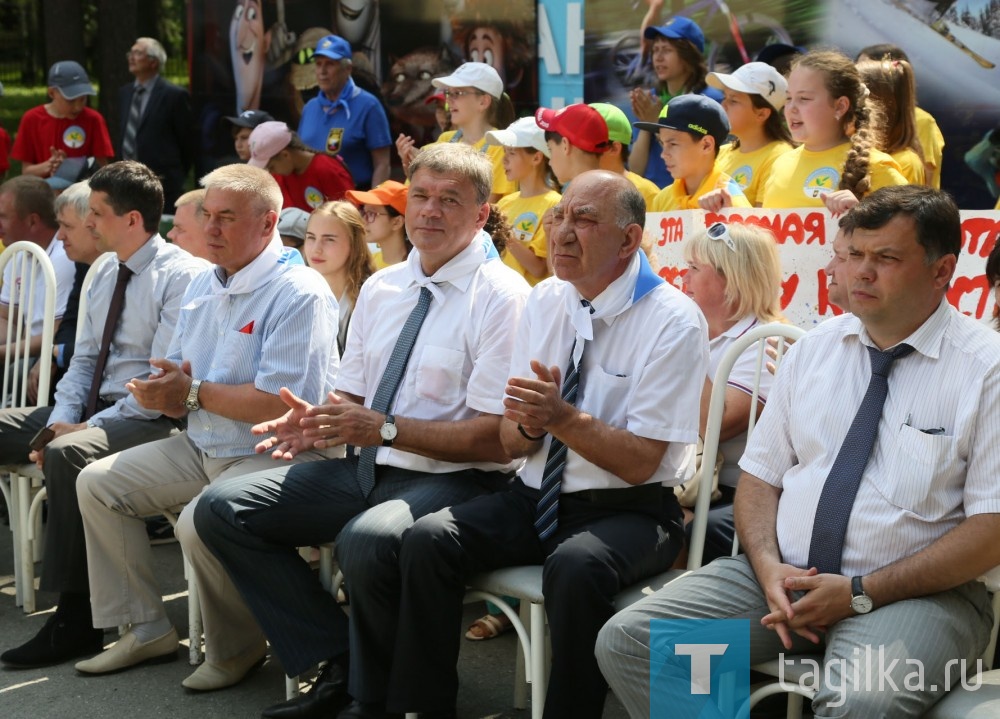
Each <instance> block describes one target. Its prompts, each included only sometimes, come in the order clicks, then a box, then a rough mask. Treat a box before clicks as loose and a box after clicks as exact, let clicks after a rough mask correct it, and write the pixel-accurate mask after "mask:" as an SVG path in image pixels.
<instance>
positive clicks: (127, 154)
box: [122, 86, 146, 160]
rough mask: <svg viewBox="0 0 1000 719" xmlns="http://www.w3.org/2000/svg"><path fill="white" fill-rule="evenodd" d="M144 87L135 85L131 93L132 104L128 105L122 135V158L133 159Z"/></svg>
mask: <svg viewBox="0 0 1000 719" xmlns="http://www.w3.org/2000/svg"><path fill="white" fill-rule="evenodd" d="M145 93H146V88H144V87H141V86H140V87H137V88H136V89H135V92H134V93H133V94H132V104H131V105H130V106H129V111H128V122H127V123H126V124H125V134H124V135H123V136H122V159H123V160H134V159H136V157H135V135H136V133H137V132H139V120H141V119H142V96H143V95H144V94H145Z"/></svg>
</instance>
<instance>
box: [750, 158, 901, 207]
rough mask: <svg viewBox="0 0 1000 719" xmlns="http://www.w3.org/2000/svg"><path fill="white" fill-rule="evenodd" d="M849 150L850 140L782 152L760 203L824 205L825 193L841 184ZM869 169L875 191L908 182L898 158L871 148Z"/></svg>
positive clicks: (775, 162)
mask: <svg viewBox="0 0 1000 719" xmlns="http://www.w3.org/2000/svg"><path fill="white" fill-rule="evenodd" d="M850 149H851V143H849V142H844V143H842V144H840V145H837V146H836V147H832V148H830V149H829V150H823V151H822V152H812V151H810V150H807V149H806V148H805V146H800V147H796V148H795V149H794V150H792V151H791V152H786V153H785V154H784V155H781V156H780V157H778V158H777V159H776V160H775V161H774V164H773V165H772V166H771V174H770V175H768V178H767V181H766V182H765V183H764V189H763V193H762V194H761V202H762V205H761V206H762V207H767V208H782V207H823V195H825V194H827V193H828V192H834V191H836V190H837V188H838V187H840V173H841V172H842V171H843V169H844V162H845V161H846V160H847V152H848V150H850ZM869 171H870V172H871V183H872V184H871V189H872V190H877V189H879V188H880V187H889V186H891V185H905V184H906V178H905V177H903V175H902V173H901V172H900V171H899V165H898V164H896V161H895V160H893V159H892V158H891V157H889V156H888V155H887V154H885V153H884V152H880V151H879V150H872V151H871V154H870V155H869Z"/></svg>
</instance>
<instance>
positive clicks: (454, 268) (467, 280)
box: [406, 230, 500, 302]
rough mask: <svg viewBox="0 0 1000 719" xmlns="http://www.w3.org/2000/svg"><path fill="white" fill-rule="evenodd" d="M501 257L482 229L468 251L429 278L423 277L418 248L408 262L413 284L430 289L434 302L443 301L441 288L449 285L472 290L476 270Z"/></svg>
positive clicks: (456, 256)
mask: <svg viewBox="0 0 1000 719" xmlns="http://www.w3.org/2000/svg"><path fill="white" fill-rule="evenodd" d="M499 258H500V254H499V253H498V252H497V248H496V247H495V246H494V245H493V239H492V238H491V237H490V236H489V234H488V233H486V232H485V231H484V230H479V231H478V232H477V233H476V235H475V236H474V237H473V238H472V241H471V242H469V244H468V245H467V246H466V247H465V249H463V250H462V251H461V252H459V253H458V254H457V255H455V256H454V257H452V258H451V259H450V260H448V262H446V263H445V264H444V266H442V267H441V268H439V269H438V271H437V272H435V273H434V274H433V275H431V276H430V277H428V276H427V275H426V274H424V270H423V268H422V267H421V266H420V251H419V250H417V249H416V248H413V249H412V250H411V251H410V255H409V257H407V258H406V262H407V265H408V266H409V269H410V283H411V284H415V285H419V286H420V287H427V288H428V289H430V291H431V294H432V295H434V299H435V300H437V301H439V302H440V301H441V300H443V299H444V294H443V293H442V290H441V289H440V288H439V287H438V285H441V284H443V283H445V282H448V283H450V284H452V285H454V286H455V287H456V288H457V289H459V290H460V291H462V292H465V291H466V290H468V289H469V285H470V284H471V283H472V276H473V275H474V274H475V273H476V270H478V269H479V267H480V266H481V265H482V264H483V263H484V262H488V261H490V260H496V259H499Z"/></svg>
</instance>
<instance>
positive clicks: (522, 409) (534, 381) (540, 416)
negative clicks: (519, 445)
mask: <svg viewBox="0 0 1000 719" xmlns="http://www.w3.org/2000/svg"><path fill="white" fill-rule="evenodd" d="M531 371H532V372H534V373H535V376H534V377H533V378H532V377H511V378H510V379H508V380H507V389H506V394H505V396H504V398H503V406H504V412H503V414H504V417H506V418H507V419H509V420H511V421H512V422H517V423H518V424H520V425H521V427H522V428H523V429H524V431H525V432H527V433H528V434H530V435H532V436H533V437H543V436H544V435H545V433H546V432H553V433H555V432H557V431H558V428H559V427H560V426H563V425H564V424H565V423H566V422H567V421H569V420H570V419H572V417H573V416H574V415H575V414H576V408H575V407H574V406H573V405H571V404H569V403H568V402H566V401H565V400H564V399H563V398H562V370H561V369H560V368H559V367H557V366H552V367H546V366H545V365H543V364H542V363H541V362H539V361H538V360H531Z"/></svg>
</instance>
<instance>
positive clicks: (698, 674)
mask: <svg viewBox="0 0 1000 719" xmlns="http://www.w3.org/2000/svg"><path fill="white" fill-rule="evenodd" d="M728 648H729V645H728V644H676V645H674V654H677V655H678V656H682V657H691V693H692V694H711V693H712V657H715V656H721V655H723V654H725V653H726V649H728Z"/></svg>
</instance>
